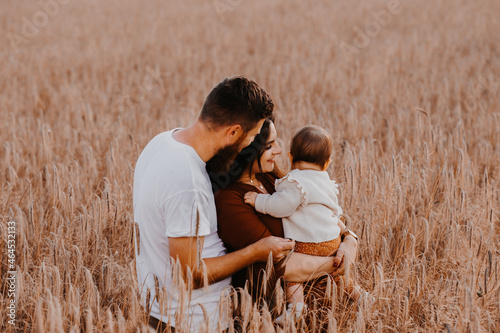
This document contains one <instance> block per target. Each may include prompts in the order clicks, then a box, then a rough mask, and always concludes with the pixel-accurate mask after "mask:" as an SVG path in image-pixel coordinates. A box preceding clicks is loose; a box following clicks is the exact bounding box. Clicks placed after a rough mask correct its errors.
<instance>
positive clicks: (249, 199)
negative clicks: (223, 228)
mask: <svg viewBox="0 0 500 333" xmlns="http://www.w3.org/2000/svg"><path fill="white" fill-rule="evenodd" d="M257 195H258V193H257V192H247V193H245V197H244V198H245V203H247V204H249V205H250V206H252V207H255V199H256V198H257Z"/></svg>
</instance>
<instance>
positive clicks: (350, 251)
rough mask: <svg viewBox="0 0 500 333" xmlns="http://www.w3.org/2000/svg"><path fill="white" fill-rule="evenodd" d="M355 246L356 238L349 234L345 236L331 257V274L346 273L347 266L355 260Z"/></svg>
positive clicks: (356, 243) (356, 244)
mask: <svg viewBox="0 0 500 333" xmlns="http://www.w3.org/2000/svg"><path fill="white" fill-rule="evenodd" d="M357 248H358V242H357V241H356V239H355V238H354V237H352V236H351V235H347V236H345V238H344V241H343V242H342V243H340V246H339V249H338V250H337V253H336V254H335V257H334V258H333V267H334V271H333V273H332V274H333V275H346V272H348V271H349V268H350V267H351V265H352V264H354V261H355V260H356V251H357Z"/></svg>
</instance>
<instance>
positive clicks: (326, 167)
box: [323, 158, 332, 171]
mask: <svg viewBox="0 0 500 333" xmlns="http://www.w3.org/2000/svg"><path fill="white" fill-rule="evenodd" d="M331 163H332V159H331V158H329V159H328V162H326V163H325V165H324V166H323V171H325V170H326V169H328V167H329V166H330V164H331Z"/></svg>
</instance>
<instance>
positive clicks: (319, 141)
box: [290, 125, 333, 167]
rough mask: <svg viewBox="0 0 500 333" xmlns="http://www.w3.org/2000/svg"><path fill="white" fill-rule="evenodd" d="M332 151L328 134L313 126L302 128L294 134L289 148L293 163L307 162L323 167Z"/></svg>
mask: <svg viewBox="0 0 500 333" xmlns="http://www.w3.org/2000/svg"><path fill="white" fill-rule="evenodd" d="M332 149H333V144H332V138H331V137H330V134H328V132H327V131H326V130H325V129H323V128H321V127H319V126H315V125H308V126H304V127H302V128H301V129H299V130H298V131H297V132H295V134H294V136H293V138H292V144H291V146H290V155H292V161H293V162H299V161H303V162H309V163H313V164H316V165H319V166H320V167H324V166H325V165H326V163H328V160H329V159H330V156H331V153H332Z"/></svg>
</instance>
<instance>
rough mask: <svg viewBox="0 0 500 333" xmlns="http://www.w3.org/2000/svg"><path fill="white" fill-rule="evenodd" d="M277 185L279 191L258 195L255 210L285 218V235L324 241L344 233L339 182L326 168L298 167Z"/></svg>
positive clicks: (312, 240)
mask: <svg viewBox="0 0 500 333" xmlns="http://www.w3.org/2000/svg"><path fill="white" fill-rule="evenodd" d="M275 187H276V192H275V193H273V194H259V195H258V196H257V198H256V200H255V209H256V210H257V211H259V212H261V213H263V214H269V215H272V216H274V217H278V218H283V230H284V232H285V237H287V238H292V239H294V240H296V241H299V242H308V243H320V242H326V241H329V240H332V239H335V238H337V237H338V236H339V235H340V227H339V226H338V222H339V219H340V215H341V214H342V208H340V206H339V203H338V198H337V196H338V194H339V190H338V185H337V184H336V183H335V181H333V180H330V177H329V176H328V173H327V172H326V171H315V170H299V169H294V170H292V171H291V172H290V173H288V174H287V175H286V176H285V177H283V178H281V179H277V180H276V184H275Z"/></svg>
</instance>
